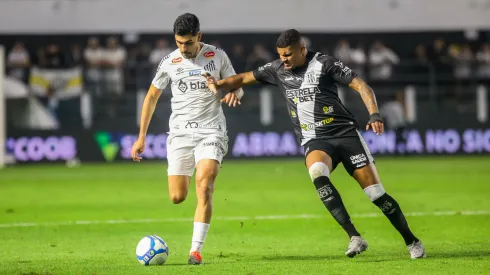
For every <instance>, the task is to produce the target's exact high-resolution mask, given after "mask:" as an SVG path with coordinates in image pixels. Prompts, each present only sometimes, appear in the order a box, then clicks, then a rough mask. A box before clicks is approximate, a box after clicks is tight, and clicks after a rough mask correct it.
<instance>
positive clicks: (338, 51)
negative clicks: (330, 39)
mask: <svg viewBox="0 0 490 275" xmlns="http://www.w3.org/2000/svg"><path fill="white" fill-rule="evenodd" d="M351 53H352V50H351V48H350V45H349V42H347V40H345V39H342V40H340V41H339V43H337V47H335V50H334V56H335V58H337V59H339V60H340V61H342V62H343V63H344V64H346V65H347V66H352V64H351V63H352V62H351Z"/></svg>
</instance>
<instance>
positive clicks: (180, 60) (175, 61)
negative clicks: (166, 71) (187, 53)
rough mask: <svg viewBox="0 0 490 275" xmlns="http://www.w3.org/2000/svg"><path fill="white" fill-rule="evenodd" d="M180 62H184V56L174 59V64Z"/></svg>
mask: <svg viewBox="0 0 490 275" xmlns="http://www.w3.org/2000/svg"><path fill="white" fill-rule="evenodd" d="M180 62H182V57H177V58H174V59H172V64H177V63H180Z"/></svg>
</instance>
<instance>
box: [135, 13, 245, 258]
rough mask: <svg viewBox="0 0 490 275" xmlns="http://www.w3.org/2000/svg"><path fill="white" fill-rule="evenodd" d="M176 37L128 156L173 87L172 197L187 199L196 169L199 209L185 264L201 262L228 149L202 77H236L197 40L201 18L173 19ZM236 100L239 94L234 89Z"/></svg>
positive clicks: (138, 149)
mask: <svg viewBox="0 0 490 275" xmlns="http://www.w3.org/2000/svg"><path fill="white" fill-rule="evenodd" d="M174 35H175V41H176V44H177V46H178V49H177V50H175V51H173V52H172V53H170V54H169V55H167V56H166V57H164V58H163V59H162V61H161V62H160V65H159V66H158V69H157V72H156V75H155V77H154V79H153V81H152V83H151V86H150V88H149V90H148V93H147V95H146V97H145V100H144V103H143V110H142V113H141V123H140V124H141V128H140V133H139V137H138V140H137V141H136V142H135V143H134V145H133V148H132V151H131V156H132V158H133V160H134V161H138V162H139V161H140V160H141V157H140V156H138V155H139V154H141V153H142V152H143V150H144V149H145V137H146V133H147V130H148V125H149V123H150V120H151V117H152V115H153V112H154V110H155V107H156V104H157V101H158V98H159V97H160V95H161V93H162V90H163V89H165V88H166V87H167V85H170V86H171V89H172V100H171V106H172V114H171V116H170V121H169V128H170V132H169V136H168V139H167V159H168V186H169V195H170V199H171V200H172V201H173V202H174V203H176V204H177V203H181V202H182V201H184V200H185V198H186V197H187V192H188V189H189V183H190V179H191V177H192V175H193V174H194V169H196V195H197V207H196V212H195V216H194V232H193V235H192V246H191V250H190V256H189V262H188V263H189V264H201V263H202V258H201V249H202V246H203V244H204V241H205V239H206V235H207V232H208V229H209V224H210V221H211V214H212V196H213V190H214V181H215V179H216V176H217V174H218V171H219V168H220V165H221V162H222V160H223V157H224V156H225V155H226V153H227V151H228V137H227V131H226V120H225V116H224V114H223V110H222V109H221V102H220V99H219V98H218V95H217V94H215V93H213V92H212V91H211V90H209V89H208V87H207V82H206V78H205V77H204V76H203V75H204V74H209V75H211V76H213V77H215V78H217V79H222V78H226V77H229V76H232V75H235V70H234V69H233V66H232V65H231V62H230V59H229V58H228V56H227V55H226V53H225V52H224V51H223V50H221V49H219V48H216V47H214V46H211V45H207V44H204V43H202V42H201V37H202V34H201V32H200V28H199V19H198V18H197V17H196V16H195V15H194V14H190V13H186V14H183V15H180V16H179V17H177V19H176V20H175V23H174ZM235 93H236V95H237V98H241V95H243V91H242V90H236V91H235Z"/></svg>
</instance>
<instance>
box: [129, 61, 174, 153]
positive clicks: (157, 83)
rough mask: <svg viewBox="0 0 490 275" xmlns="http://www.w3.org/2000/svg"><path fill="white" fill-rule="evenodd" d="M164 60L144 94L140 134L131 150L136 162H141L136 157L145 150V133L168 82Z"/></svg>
mask: <svg viewBox="0 0 490 275" xmlns="http://www.w3.org/2000/svg"><path fill="white" fill-rule="evenodd" d="M165 59H166V58H164V59H163V60H162V62H160V65H159V67H158V69H157V73H156V75H155V78H153V81H152V83H151V85H150V88H149V89H148V92H147V93H146V96H145V100H144V101H143V107H142V109H141V118H140V132H139V135H138V139H137V140H136V142H135V143H134V145H133V148H132V149H131V158H132V159H133V160H134V161H137V162H139V161H141V157H140V156H138V155H139V154H141V153H143V151H144V150H145V139H146V133H147V132H148V126H149V125H150V121H151V117H152V116H153V113H154V112H155V108H156V106H157V103H158V99H159V98H160V95H161V94H162V90H163V89H165V87H166V86H167V85H168V83H169V82H170V77H169V75H168V74H167V73H166V72H165V68H164V61H165Z"/></svg>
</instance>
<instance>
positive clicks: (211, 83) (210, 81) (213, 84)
mask: <svg viewBox="0 0 490 275" xmlns="http://www.w3.org/2000/svg"><path fill="white" fill-rule="evenodd" d="M202 76H204V77H205V78H206V82H207V84H208V88H209V89H210V90H211V91H212V92H213V93H214V94H215V95H217V94H218V85H217V81H216V79H215V78H214V77H213V76H212V75H210V74H209V73H208V72H206V73H204V74H202Z"/></svg>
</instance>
